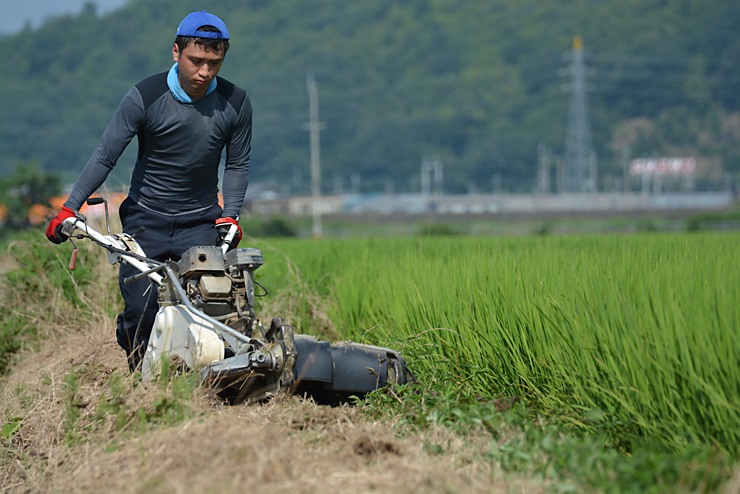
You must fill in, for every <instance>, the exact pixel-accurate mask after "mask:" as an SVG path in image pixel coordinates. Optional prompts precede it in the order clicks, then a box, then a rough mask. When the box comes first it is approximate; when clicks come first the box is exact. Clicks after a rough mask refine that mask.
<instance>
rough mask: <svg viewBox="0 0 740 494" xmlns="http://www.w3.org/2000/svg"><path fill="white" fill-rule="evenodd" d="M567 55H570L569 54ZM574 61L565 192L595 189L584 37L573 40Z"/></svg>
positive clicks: (594, 161) (571, 71)
mask: <svg viewBox="0 0 740 494" xmlns="http://www.w3.org/2000/svg"><path fill="white" fill-rule="evenodd" d="M566 55H567V54H566ZM570 59H571V64H570V67H569V68H568V69H567V72H570V74H571V76H572V77H573V82H572V84H571V87H570V91H571V95H570V108H569V110H568V127H567V133H566V138H565V177H564V179H565V180H564V181H565V184H564V185H565V190H566V192H596V153H594V151H593V146H592V143H591V128H590V125H589V121H588V108H587V106H586V64H585V62H584V54H583V40H582V39H581V37H580V36H576V37H575V38H574V39H573V51H572V52H571V54H570Z"/></svg>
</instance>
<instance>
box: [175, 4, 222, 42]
mask: <svg viewBox="0 0 740 494" xmlns="http://www.w3.org/2000/svg"><path fill="white" fill-rule="evenodd" d="M203 26H213V27H215V28H216V29H218V30H219V31H221V32H220V33H212V32H210V31H198V28H201V27H203ZM177 35H178V36H192V37H198V38H212V39H229V30H228V29H226V24H224V21H222V20H221V19H219V18H218V17H216V16H215V15H213V14H209V13H208V12H206V11H205V10H201V11H200V12H193V13H192V14H188V15H187V17H185V18H184V19H183V20H182V22H181V23H180V26H179V27H178V28H177Z"/></svg>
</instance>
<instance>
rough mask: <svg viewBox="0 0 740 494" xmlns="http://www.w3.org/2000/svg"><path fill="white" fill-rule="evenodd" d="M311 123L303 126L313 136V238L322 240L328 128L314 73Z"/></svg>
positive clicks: (308, 78) (310, 88)
mask: <svg viewBox="0 0 740 494" xmlns="http://www.w3.org/2000/svg"><path fill="white" fill-rule="evenodd" d="M306 86H307V88H308V114H309V122H308V123H307V124H305V125H304V126H303V128H304V129H307V130H308V131H309V132H310V136H311V198H312V202H313V237H314V238H321V235H322V230H321V149H320V140H319V132H320V131H322V130H324V129H325V128H326V125H324V124H323V123H322V122H319V88H318V86H317V85H316V80H315V79H314V76H313V72H310V71H309V72H308V74H307V76H306Z"/></svg>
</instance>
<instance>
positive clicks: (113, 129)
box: [64, 88, 144, 211]
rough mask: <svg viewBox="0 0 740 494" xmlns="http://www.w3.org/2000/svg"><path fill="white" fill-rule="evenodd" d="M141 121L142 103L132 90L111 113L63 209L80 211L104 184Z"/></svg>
mask: <svg viewBox="0 0 740 494" xmlns="http://www.w3.org/2000/svg"><path fill="white" fill-rule="evenodd" d="M143 118H144V103H143V102H142V99H141V95H140V94H139V91H138V90H137V89H136V88H133V89H131V91H129V92H128V93H127V94H126V96H124V97H123V100H122V101H121V104H120V105H119V106H118V109H117V110H116V112H115V113H114V114H113V118H112V119H111V121H110V123H109V124H108V127H106V129H105V132H103V137H102V138H101V139H100V144H98V147H97V149H96V150H95V152H94V153H93V155H92V156H91V157H90V159H89V160H88V162H87V164H86V165H85V168H84V169H83V170H82V172H81V173H80V176H79V177H78V178H77V182H75V185H74V187H73V188H72V192H71V193H70V194H69V198H68V199H67V201H66V202H65V203H64V205H65V206H66V207H68V208H70V209H72V210H74V211H77V210H79V209H80V207H82V204H83V203H84V202H85V201H86V200H87V199H88V197H90V195H92V193H93V192H95V191H96V190H98V188H99V187H100V186H101V185H103V182H105V179H106V178H107V177H108V174H109V173H110V172H111V170H112V169H113V167H114V166H116V162H117V161H118V158H120V157H121V154H122V153H123V151H124V149H126V146H128V144H129V143H130V142H131V139H133V137H134V135H136V133H137V132H138V130H139V128H140V126H141V122H142V120H143Z"/></svg>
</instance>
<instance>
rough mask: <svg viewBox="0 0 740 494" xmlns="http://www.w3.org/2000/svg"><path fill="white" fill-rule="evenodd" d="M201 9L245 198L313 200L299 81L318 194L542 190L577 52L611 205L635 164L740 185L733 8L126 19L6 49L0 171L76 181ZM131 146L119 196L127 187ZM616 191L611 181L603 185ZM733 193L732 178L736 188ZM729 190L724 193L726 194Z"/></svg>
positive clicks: (172, 8)
mask: <svg viewBox="0 0 740 494" xmlns="http://www.w3.org/2000/svg"><path fill="white" fill-rule="evenodd" d="M202 8H206V9H208V10H209V11H211V12H213V13H215V14H217V15H219V16H220V17H222V18H223V19H224V20H225V21H226V24H227V26H229V30H230V33H231V36H232V44H231V46H232V48H231V50H230V51H229V53H228V56H227V58H226V63H225V65H224V67H223V69H222V71H221V75H222V76H224V77H226V78H227V79H230V80H231V81H232V82H234V83H236V84H238V85H241V86H243V87H245V88H247V89H248V91H249V93H250V95H251V98H252V101H253V106H254V137H253V154H252V174H251V175H252V180H253V181H261V182H264V181H272V182H273V183H275V184H276V185H278V186H279V187H280V188H281V189H283V190H286V191H289V190H291V191H296V192H302V191H304V192H305V191H307V190H308V188H309V180H308V176H309V152H308V142H309V140H308V133H307V132H306V131H305V130H304V128H303V125H304V123H305V122H306V120H307V119H308V95H307V91H306V74H307V71H309V70H310V71H313V72H314V74H315V77H316V81H317V83H318V85H319V92H320V108H321V109H320V111H321V120H322V121H323V122H325V124H326V129H325V130H324V131H323V132H322V141H321V144H322V162H323V165H324V181H323V184H324V189H325V191H332V190H334V188H335V184H336V183H337V182H338V181H341V183H342V184H343V186H344V189H345V190H347V189H348V188H349V183H350V177H351V175H352V174H357V175H359V176H360V177H361V188H362V191H363V192H367V191H372V190H382V189H384V188H385V187H386V185H387V184H388V183H389V181H392V183H393V187H394V190H395V191H396V192H402V191H413V190H418V189H419V175H418V174H419V166H420V163H421V160H422V157H423V156H426V155H433V154H436V155H439V156H440V157H441V159H442V161H443V162H444V164H445V168H444V176H445V189H446V191H448V192H465V191H466V190H467V191H471V190H478V191H480V192H487V191H490V190H491V180H492V176H493V175H494V174H499V175H500V176H501V178H502V180H501V183H502V187H503V189H505V190H510V191H529V190H532V188H533V186H534V184H535V183H536V178H535V177H536V167H537V145H538V143H539V142H544V143H545V144H547V146H548V147H550V148H551V149H552V151H553V152H554V153H555V154H560V155H562V154H563V148H564V141H565V127H566V120H567V112H568V101H569V95H568V93H567V92H565V91H563V86H564V85H567V83H568V82H569V80H570V79H569V75H568V74H567V73H565V72H564V71H562V70H561V69H563V68H565V67H567V64H568V62H567V61H566V60H565V59H564V58H563V53H565V52H567V51H569V50H570V48H571V44H572V40H573V37H574V36H576V35H580V36H582V37H583V40H584V45H585V50H586V52H587V55H588V57H587V59H586V60H587V65H588V68H589V75H588V83H589V88H590V90H591V91H590V92H589V95H588V102H589V107H590V110H591V112H590V118H591V123H592V132H593V137H594V146H595V148H596V152H597V154H598V157H599V173H600V176H601V177H602V184H601V187H604V184H606V186H607V187H609V184H610V183H612V182H610V181H609V179H608V176H609V175H613V176H621V173H622V171H621V170H622V165H621V161H620V160H621V149H622V147H623V146H625V145H629V146H630V147H631V153H632V156H651V155H653V156H661V155H669V156H682V155H688V154H691V155H694V156H696V157H697V158H699V165H700V173H701V175H702V177H703V178H702V177H700V180H699V185H700V186H701V187H705V188H706V187H714V186H720V185H721V183H722V177H723V174H724V173H726V172H730V173H732V174H734V175H736V176H738V173H739V172H740V68H739V67H738V64H740V35H739V34H738V30H737V26H738V25H740V2H729V1H727V0H704V1H699V0H674V1H670V2H668V1H664V0H622V1H620V2H605V1H599V2H594V1H593V0H577V1H563V0H538V1H531V2H514V1H511V0H509V1H505V0H405V1H404V2H397V1H393V0H374V1H371V2H347V1H344V0H321V1H318V0H282V1H279V2H276V1H268V0H223V1H219V2H217V3H216V2H213V3H207V4H204V3H203V2H196V1H193V0H133V1H131V2H130V3H129V4H127V6H125V7H124V8H123V9H121V10H119V11H116V12H113V13H111V14H109V15H105V16H102V17H101V16H98V15H97V14H96V11H95V8H94V6H93V5H92V4H90V5H88V7H87V8H86V9H85V11H84V12H83V13H82V14H80V15H78V16H67V17H62V18H57V19H54V20H52V21H49V22H47V23H46V24H44V25H43V26H41V27H40V28H39V29H37V30H27V31H25V32H21V33H19V34H17V35H13V36H7V37H5V38H2V39H0V51H1V52H2V53H3V54H4V56H5V57H6V58H5V60H6V69H7V70H6V71H5V77H4V89H5V91H4V93H3V95H2V97H0V171H1V172H3V173H4V174H8V173H9V172H10V170H12V169H13V167H14V166H15V165H16V164H17V163H19V162H23V163H26V162H31V161H36V162H37V163H38V166H39V168H41V169H44V170H49V171H58V172H61V173H62V175H63V177H64V178H65V179H74V177H75V176H76V175H77V173H78V172H79V170H81V169H82V167H83V166H84V164H85V162H86V161H87V159H88V157H89V156H90V154H91V153H92V151H93V150H94V148H95V146H96V145H97V142H98V139H99V137H100V134H101V133H102V131H103V129H104V128H105V126H106V124H107V123H108V120H109V119H110V116H111V114H112V113H113V111H114V110H115V108H116V106H117V105H118V103H119V101H120V100H121V98H122V97H123V95H124V94H125V93H126V91H128V89H129V88H130V87H131V86H132V85H133V84H136V83H137V82H138V81H139V80H141V79H143V78H144V77H146V76H148V75H150V74H152V73H155V72H159V71H164V70H167V69H168V68H169V67H170V65H171V63H172V57H171V54H170V52H171V49H170V48H171V44H172V41H173V40H174V36H175V30H176V28H177V25H178V23H179V22H180V20H181V19H182V17H184V16H185V15H186V14H187V13H189V12H191V11H194V10H201V9H202ZM134 159H135V146H131V148H130V151H127V153H126V154H125V155H124V157H123V158H122V159H121V160H120V161H119V166H118V167H117V168H116V170H115V171H114V174H113V175H112V177H111V179H109V181H110V182H111V185H114V186H115V184H120V183H127V182H128V174H129V173H130V170H131V167H132V165H133V160H134ZM603 177H606V180H604V179H603ZM738 178H740V176H738ZM718 184H720V185H718Z"/></svg>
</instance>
